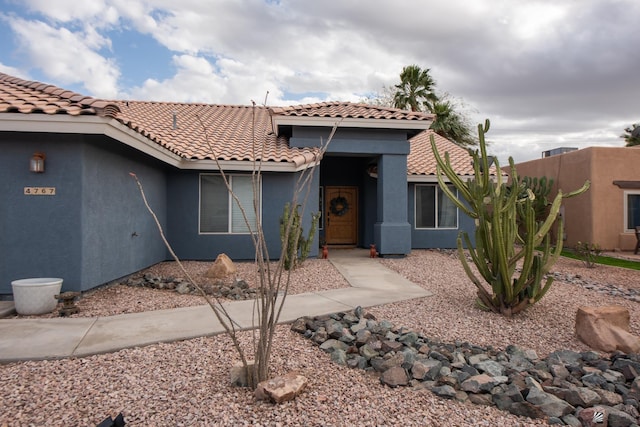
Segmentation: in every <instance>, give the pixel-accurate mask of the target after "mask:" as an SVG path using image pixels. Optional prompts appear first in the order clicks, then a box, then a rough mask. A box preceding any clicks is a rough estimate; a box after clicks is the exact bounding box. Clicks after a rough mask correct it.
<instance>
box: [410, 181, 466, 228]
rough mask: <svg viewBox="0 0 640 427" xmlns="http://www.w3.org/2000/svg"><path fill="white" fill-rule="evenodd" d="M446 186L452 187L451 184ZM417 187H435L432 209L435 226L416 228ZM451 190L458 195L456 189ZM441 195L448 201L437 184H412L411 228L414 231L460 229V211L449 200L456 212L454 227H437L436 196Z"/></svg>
mask: <svg viewBox="0 0 640 427" xmlns="http://www.w3.org/2000/svg"><path fill="white" fill-rule="evenodd" d="M448 186H451V187H453V184H448ZM419 187H435V192H434V198H435V200H434V204H433V206H434V209H435V213H434V218H435V225H434V226H433V227H419V226H418V191H419ZM452 190H453V191H454V193H455V195H456V196H457V195H458V189H457V188H455V187H453V188H452ZM439 193H442V197H445V198H447V200H449V199H448V197H447V195H446V194H444V192H443V191H442V188H441V187H440V184H439V183H420V184H414V186H413V227H414V229H416V230H458V229H459V228H460V209H459V208H458V206H456V205H455V204H454V203H453V202H452V201H451V200H449V202H450V203H451V204H452V205H453V207H454V208H455V210H456V216H455V219H456V225H455V227H440V225H439V222H440V221H439V217H438V194H439Z"/></svg>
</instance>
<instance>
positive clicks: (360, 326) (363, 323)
mask: <svg viewBox="0 0 640 427" xmlns="http://www.w3.org/2000/svg"><path fill="white" fill-rule="evenodd" d="M349 329H351V332H353V333H354V334H357V333H358V332H359V331H362V330H366V331H367V332H369V333H371V332H370V331H369V330H368V329H367V319H364V318H361V319H360V320H359V321H358V323H356V324H354V325H351V327H350V328H349Z"/></svg>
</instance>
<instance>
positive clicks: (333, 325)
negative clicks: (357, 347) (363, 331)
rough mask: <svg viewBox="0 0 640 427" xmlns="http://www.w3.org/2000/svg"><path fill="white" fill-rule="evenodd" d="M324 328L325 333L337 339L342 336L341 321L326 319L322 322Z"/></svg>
mask: <svg viewBox="0 0 640 427" xmlns="http://www.w3.org/2000/svg"><path fill="white" fill-rule="evenodd" d="M324 328H325V330H326V331H327V335H329V336H330V337H331V338H335V339H339V338H340V337H341V336H342V330H343V329H344V327H343V326H342V323H340V322H338V321H337V320H334V319H329V320H327V321H326V322H325V323H324Z"/></svg>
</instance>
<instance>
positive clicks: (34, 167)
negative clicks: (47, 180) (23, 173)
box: [29, 152, 46, 173]
mask: <svg viewBox="0 0 640 427" xmlns="http://www.w3.org/2000/svg"><path fill="white" fill-rule="evenodd" d="M45 157H46V156H45V155H44V153H40V152H37V153H33V156H31V161H30V162H29V170H30V171H31V172H35V173H42V172H44V159H45Z"/></svg>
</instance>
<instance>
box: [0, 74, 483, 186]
mask: <svg viewBox="0 0 640 427" xmlns="http://www.w3.org/2000/svg"><path fill="white" fill-rule="evenodd" d="M0 113H23V114H48V115H54V114H67V115H70V116H80V115H96V116H103V117H111V118H114V119H116V120H117V121H118V122H120V123H122V124H123V125H125V126H127V127H129V128H130V129H132V130H133V131H135V132H137V133H139V134H140V135H142V136H144V137H146V138H148V139H149V140H150V141H153V142H154V143H156V144H158V145H160V146H161V147H164V148H165V149H167V150H169V151H171V152H172V153H174V154H175V155H177V156H179V157H181V158H184V159H190V160H213V156H214V155H215V157H216V158H217V159H218V160H223V161H233V160H237V161H252V160H263V161H268V162H289V163H294V164H295V165H296V166H300V165H303V164H305V163H308V162H311V161H313V159H314V158H315V157H314V153H315V152H316V151H314V150H315V149H312V148H295V147H294V148H292V147H289V144H288V138H287V137H286V136H277V135H275V134H274V132H273V129H272V122H271V118H272V117H273V116H284V117H324V118H327V117H328V118H348V119H378V120H380V119H382V120H398V121H407V120H408V121H431V120H433V116H432V115H431V114H425V113H419V112H412V111H405V110H398V109H394V108H385V107H378V106H371V105H366V104H353V103H349V102H324V103H318V104H308V105H298V106H291V107H272V108H265V107H260V106H255V107H253V106H238V105H211V104H188V103H174V102H147V101H107V100H101V99H95V98H92V97H89V96H84V95H81V94H77V93H75V92H72V91H68V90H65V89H61V88H58V87H56V86H53V85H47V84H44V83H39V82H34V81H27V80H23V79H20V78H17V77H13V76H9V75H7V74H3V73H0ZM253 123H255V126H254V125H253ZM254 132H255V133H254ZM430 135H434V137H435V140H436V144H437V145H438V147H439V150H440V151H441V153H444V152H445V151H448V152H449V155H450V156H451V161H452V164H453V166H454V168H456V170H457V171H458V173H459V174H461V175H472V174H473V168H472V167H471V164H470V161H469V156H468V154H467V151H466V150H465V149H464V148H461V147H459V146H457V145H455V144H454V143H452V142H451V141H449V140H447V139H445V138H443V137H441V136H439V135H437V134H435V132H433V131H431V130H427V131H423V132H421V133H419V134H418V135H416V136H414V137H413V138H411V140H410V144H411V153H410V154H409V158H408V173H409V175H414V176H417V175H435V173H436V167H435V159H434V156H433V153H432V152H431V144H430V142H429V136H430ZM254 141H255V144H254Z"/></svg>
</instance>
